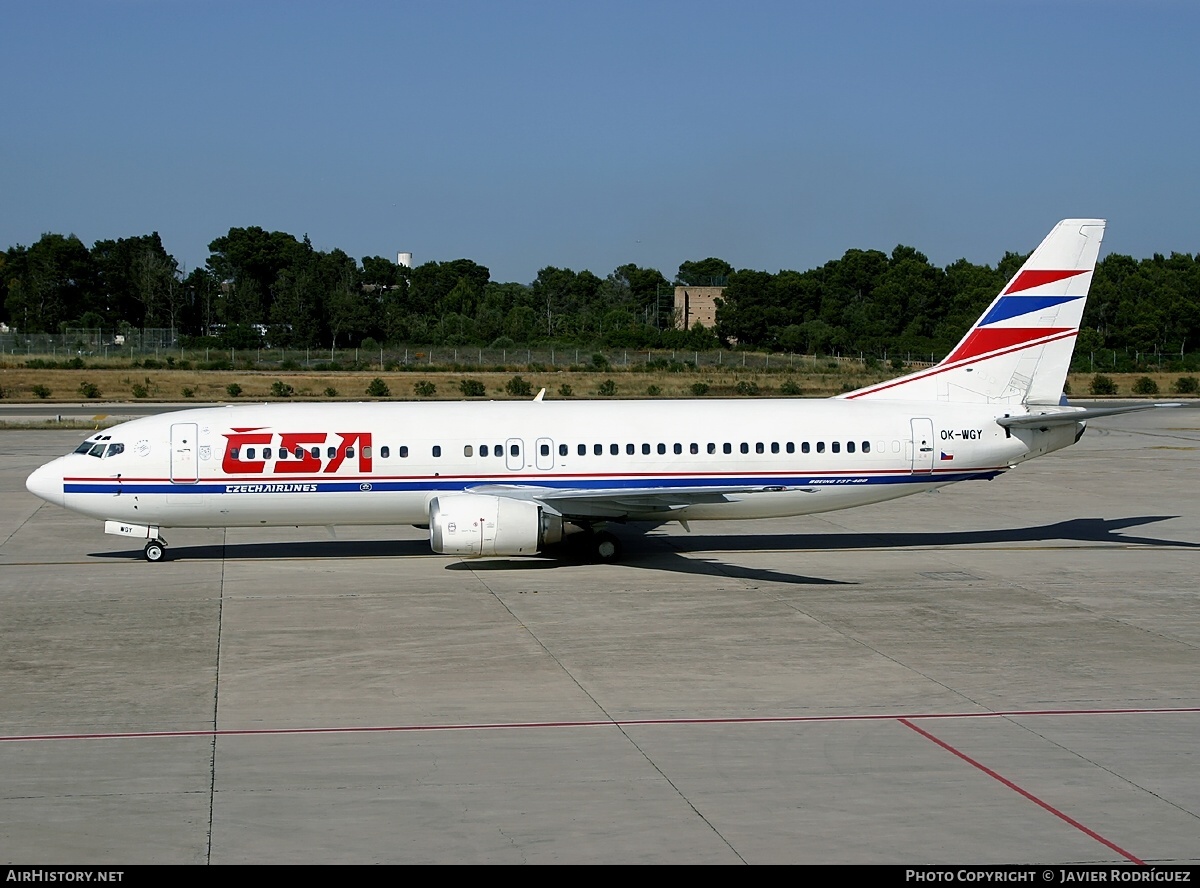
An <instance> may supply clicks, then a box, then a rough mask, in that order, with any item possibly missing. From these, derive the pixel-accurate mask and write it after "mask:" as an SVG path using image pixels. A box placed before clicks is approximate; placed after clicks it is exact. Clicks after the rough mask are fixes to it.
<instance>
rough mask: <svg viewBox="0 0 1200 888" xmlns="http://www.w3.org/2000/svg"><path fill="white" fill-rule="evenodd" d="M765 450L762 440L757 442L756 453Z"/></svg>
mask: <svg viewBox="0 0 1200 888" xmlns="http://www.w3.org/2000/svg"><path fill="white" fill-rule="evenodd" d="M765 451H766V448H765V447H764V446H763V442H762V441H759V442H758V443H757V444H755V445H754V452H755V453H764V452H765Z"/></svg>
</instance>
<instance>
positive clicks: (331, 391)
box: [325, 385, 338, 398]
mask: <svg viewBox="0 0 1200 888" xmlns="http://www.w3.org/2000/svg"><path fill="white" fill-rule="evenodd" d="M337 396H338V390H337V389H335V388H334V387H333V386H331V385H330V386H326V387H325V397H327V398H336V397H337Z"/></svg>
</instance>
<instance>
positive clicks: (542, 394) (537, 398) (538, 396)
mask: <svg viewBox="0 0 1200 888" xmlns="http://www.w3.org/2000/svg"><path fill="white" fill-rule="evenodd" d="M544 397H546V390H545V389H542V390H541V391H540V392H538V393H537V394H536V395H534V396H533V400H535V401H540V400H542V398H544Z"/></svg>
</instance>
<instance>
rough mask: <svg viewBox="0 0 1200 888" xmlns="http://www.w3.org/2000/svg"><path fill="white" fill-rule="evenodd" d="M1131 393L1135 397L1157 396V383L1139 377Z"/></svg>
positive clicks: (1147, 378) (1148, 378) (1147, 377)
mask: <svg viewBox="0 0 1200 888" xmlns="http://www.w3.org/2000/svg"><path fill="white" fill-rule="evenodd" d="M1133 393H1134V394H1135V395H1157V394H1158V383H1157V382H1155V381H1154V380H1153V379H1151V378H1150V377H1149V376H1139V377H1138V378H1137V381H1136V382H1134V384H1133Z"/></svg>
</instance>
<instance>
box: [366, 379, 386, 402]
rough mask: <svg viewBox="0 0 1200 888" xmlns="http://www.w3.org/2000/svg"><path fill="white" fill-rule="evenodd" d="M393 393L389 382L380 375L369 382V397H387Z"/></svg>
mask: <svg viewBox="0 0 1200 888" xmlns="http://www.w3.org/2000/svg"><path fill="white" fill-rule="evenodd" d="M391 394H392V390H391V389H390V388H389V387H388V384H387V383H386V382H384V381H383V380H382V379H380V378H379V377H378V376H376V377H375V378H374V379H372V380H371V381H370V382H369V383H367V395H368V397H371V398H387V397H390V396H391Z"/></svg>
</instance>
